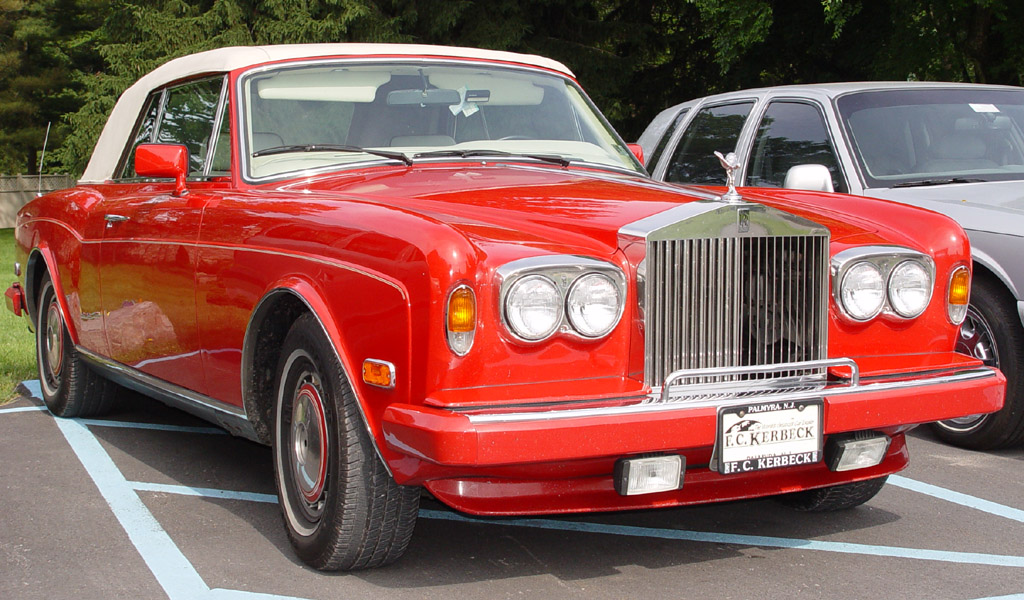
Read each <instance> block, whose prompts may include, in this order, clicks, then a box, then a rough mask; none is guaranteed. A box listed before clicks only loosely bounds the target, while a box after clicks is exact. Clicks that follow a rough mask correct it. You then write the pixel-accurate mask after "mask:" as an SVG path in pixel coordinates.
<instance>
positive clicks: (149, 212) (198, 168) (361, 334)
mask: <svg viewBox="0 0 1024 600" xmlns="http://www.w3.org/2000/svg"><path fill="white" fill-rule="evenodd" d="M639 154H640V151H639V149H638V148H635V147H634V148H630V147H629V146H627V145H626V144H624V143H623V142H622V140H621V139H620V138H619V136H618V135H617V134H616V133H615V132H614V130H613V129H612V128H611V127H610V126H609V125H608V123H607V121H606V120H605V119H604V117H602V115H601V114H600V112H599V111H598V110H597V109H596V108H595V107H594V105H593V104H592V102H591V101H590V100H589V99H588V97H587V96H586V94H584V92H583V91H582V89H581V88H580V87H579V85H578V84H577V82H576V81H575V79H574V77H573V75H572V73H571V72H570V71H569V70H568V69H567V68H566V67H565V66H564V65H562V64H560V63H558V62H555V61H552V60H548V59H545V58H540V57H536V56H528V55H521V54H512V53H505V52H496V51H487V50H475V49H465V48H451V47H431V46H414V45H349V44H338V45H292V46H288V45H286V46H268V47H247V48H224V49H218V50H213V51H209V52H204V53H200V54H196V55H192V56H187V57H183V58H179V59H175V60H172V61H170V62H168V63H167V64H165V65H163V66H161V67H159V68H157V69H156V70H154V71H153V72H152V73H150V74H148V75H146V76H144V77H143V78H142V79H140V80H139V81H138V82H137V83H136V84H135V85H133V86H132V87H130V88H129V89H128V90H127V91H126V92H125V93H124V94H123V95H122V96H121V98H120V99H119V101H118V102H117V104H116V106H115V107H114V109H113V112H112V113H111V115H110V117H109V120H108V122H107V124H106V127H105V128H104V129H103V132H102V134H101V136H100V138H99V140H98V142H97V144H96V148H95V151H94V153H93V156H92V158H91V160H90V162H89V164H88V167H87V168H86V170H85V173H84V174H83V175H82V178H81V180H80V181H79V182H78V184H77V186H75V187H74V188H71V189H68V190H63V191H58V192H53V193H50V194H47V195H44V196H42V197H40V198H37V199H35V200H33V201H32V202H30V203H28V204H27V205H26V206H25V207H24V208H23V209H22V210H21V211H20V213H19V214H18V221H17V227H16V231H15V244H16V255H15V256H16V261H17V264H16V265H15V266H14V271H15V275H16V281H14V282H13V283H12V284H11V285H10V287H9V289H8V290H7V292H6V299H7V305H8V307H9V308H10V309H11V310H13V311H14V312H15V313H16V314H19V315H24V316H25V318H26V320H27V321H28V324H29V326H30V328H31V329H33V330H34V331H35V334H36V336H37V347H38V352H37V354H38V356H37V358H38V363H39V377H40V380H41V388H42V396H43V400H44V401H45V404H46V406H47V407H48V408H49V409H50V411H52V412H53V413H54V414H55V415H57V416H59V417H82V416H89V415H97V414H101V413H103V412H106V411H109V410H110V409H111V407H112V403H113V402H114V399H115V396H116V394H117V390H118V389H119V387H120V386H124V387H127V388H131V389H134V390H136V391H141V392H144V393H146V394H149V395H152V396H153V397H155V398H158V399H160V400H162V401H164V402H166V403H168V404H171V405H172V406H176V407H180V408H182V409H184V410H186V411H189V412H191V413H193V414H195V415H198V416H199V417H202V418H204V419H207V420H210V421H212V422H213V423H216V424H219V425H220V426H222V427H223V428H225V429H227V430H228V431H229V432H231V433H233V434H235V435H238V436H242V437H245V438H249V439H252V440H256V441H258V442H261V443H263V444H267V445H269V446H271V448H272V456H273V466H274V473H275V475H274V476H275V479H276V485H277V490H278V496H279V502H280V507H281V512H282V515H283V522H284V526H285V528H286V530H287V533H288V537H289V539H290V541H291V543H292V545H293V547H294V549H295V552H296V554H297V555H298V556H299V557H300V558H301V559H302V560H303V561H305V562H306V563H308V564H309V565H311V566H313V567H315V568H317V569H322V570H338V569H343V570H350V569H360V568H368V567H374V566H379V565H383V564H387V563H390V562H392V561H394V560H396V559H397V558H398V557H399V556H401V555H402V553H403V552H404V551H405V549H406V547H407V546H408V544H409V543H410V540H411V539H412V533H413V527H414V524H415V522H416V518H417V512H418V504H419V502H420V498H421V495H423V494H424V492H427V493H429V494H431V495H433V497H435V498H436V499H438V500H440V501H441V502H443V503H445V504H447V505H449V506H451V507H452V508H454V509H457V510H460V511H464V512H467V513H471V514H476V515H533V514H565V513H577V512H583V511H613V510H624V509H640V508H659V507H671V506H681V505H688V504H697V503H706V502H715V501H724V500H736V499H745V498H757V497H764V496H778V497H779V498H780V499H781V500H783V501H784V502H787V503H789V504H791V505H793V506H795V507H797V508H800V509H804V510H836V509H843V508H849V507H853V506H857V505H859V504H862V503H864V502H866V501H868V500H869V499H870V498H871V497H872V496H874V495H875V494H876V493H877V492H878V491H879V489H880V488H881V487H882V485H883V484H884V482H885V480H886V477H887V476H888V475H889V474H891V473H894V472H896V471H899V470H900V469H902V468H903V467H904V466H906V464H907V462H908V452H907V445H906V441H905V434H906V433H907V431H909V430H910V429H912V428H913V427H914V426H916V425H917V424H920V423H925V422H928V421H934V420H936V419H953V418H959V417H962V416H964V415H973V414H983V413H988V412H992V411H995V410H998V409H999V408H1000V406H1002V402H1003V394H1004V385H1005V379H1004V377H1003V375H1002V374H1001V373H1000V372H999V371H998V370H997V369H994V368H991V367H989V366H986V365H984V364H983V363H982V361H981V360H979V359H977V358H974V357H971V356H966V355H963V354H959V353H957V352H955V351H954V344H955V343H956V337H957V328H958V325H959V324H960V322H961V321H962V320H963V319H964V316H965V314H966V310H967V301H968V289H969V285H970V277H971V261H970V253H969V252H970V250H969V243H968V240H967V238H966V237H965V235H964V233H963V231H962V230H961V229H960V227H959V226H958V225H956V223H954V222H953V221H951V220H950V219H948V218H947V217H944V216H941V215H938V214H935V213H932V212H928V211H923V210H919V209H915V208H912V207H907V206H902V205H899V204H893V203H887V202H883V201H878V200H868V199H863V198H855V197H851V196H842V195H835V194H826V193H820V192H808V191H791V190H751V191H749V192H748V191H744V192H743V194H742V195H741V194H739V193H737V192H736V190H734V189H728V190H726V189H724V188H722V187H714V188H698V187H691V188H685V189H683V188H678V187H675V186H671V185H668V184H664V183H659V182H656V181H652V180H651V179H650V178H649V177H648V176H647V174H646V172H645V170H644V168H643V166H642V165H641V159H640V158H639ZM724 158H727V157H723V159H724ZM724 164H726V166H727V167H728V168H729V169H733V168H734V163H732V162H729V161H727V160H726V161H725V163H724ZM724 177H725V172H723V178H724Z"/></svg>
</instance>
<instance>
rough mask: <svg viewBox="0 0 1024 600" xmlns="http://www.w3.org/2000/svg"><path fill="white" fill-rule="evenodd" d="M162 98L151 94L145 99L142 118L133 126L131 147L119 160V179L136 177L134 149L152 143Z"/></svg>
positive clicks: (157, 93) (156, 94) (159, 95)
mask: <svg viewBox="0 0 1024 600" xmlns="http://www.w3.org/2000/svg"><path fill="white" fill-rule="evenodd" d="M162 96H163V93H162V92H153V93H152V94H150V95H149V98H147V99H146V104H145V106H144V107H143V109H142V116H141V118H140V119H139V122H138V124H136V125H135V133H134V135H132V138H131V139H132V143H131V146H129V147H128V151H127V152H125V154H124V156H122V158H121V160H122V161H123V163H124V164H123V166H122V167H121V171H120V177H119V179H125V178H129V177H137V175H136V173H135V148H137V147H138V146H139V144H148V143H150V142H152V141H153V133H154V132H155V131H156V119H157V116H158V115H159V114H160V99H161V97H162Z"/></svg>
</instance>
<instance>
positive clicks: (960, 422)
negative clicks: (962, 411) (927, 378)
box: [934, 278, 1024, 450]
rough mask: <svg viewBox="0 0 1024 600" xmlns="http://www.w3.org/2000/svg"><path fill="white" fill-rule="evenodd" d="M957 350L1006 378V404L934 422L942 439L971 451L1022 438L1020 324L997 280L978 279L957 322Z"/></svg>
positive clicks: (1023, 345) (1023, 333) (1023, 334)
mask: <svg viewBox="0 0 1024 600" xmlns="http://www.w3.org/2000/svg"><path fill="white" fill-rule="evenodd" d="M956 350H957V352H962V353H964V354H968V355H970V356H973V357H975V358H979V359H981V360H982V361H983V362H984V363H985V364H986V365H988V366H991V367H996V368H998V369H999V370H1001V371H1002V372H1003V375H1005V376H1006V403H1005V404H1004V406H1003V408H1002V409H1000V410H999V411H997V412H994V413H991V414H983V415H968V416H965V417H961V418H958V419H949V420H947V421H939V422H937V423H935V424H934V431H935V434H936V435H937V436H938V437H940V438H942V439H943V440H944V441H946V442H949V443H951V444H954V445H956V446H961V447H963V448H972V449H975V450H989V449H993V448H1005V447H1007V446H1015V445H1017V444H1020V443H1021V442H1024V374H1022V373H1021V369H1024V328H1022V327H1021V321H1020V316H1019V315H1018V314H1017V311H1016V307H1015V306H1014V305H1013V298H1012V297H1011V296H1010V295H1009V294H1008V293H1006V292H1005V290H1003V289H1002V287H1001V286H999V285H998V284H997V283H995V282H993V281H992V280H990V279H982V278H979V279H977V280H976V281H975V282H974V286H973V287H972V288H971V304H970V306H968V308H967V317H966V318H965V319H964V322H963V325H961V326H960V335H959V337H958V338H957V346H956Z"/></svg>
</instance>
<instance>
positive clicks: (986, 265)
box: [971, 246, 1020, 298]
mask: <svg viewBox="0 0 1024 600" xmlns="http://www.w3.org/2000/svg"><path fill="white" fill-rule="evenodd" d="M971 262H973V263H974V265H973V266H974V277H977V276H978V275H979V274H982V275H983V276H988V277H991V278H992V279H994V280H996V281H998V282H999V283H1000V285H1002V287H1003V288H1005V289H1006V291H1007V292H1009V294H1010V295H1011V296H1013V297H1014V298H1020V290H1018V289H1017V286H1015V285H1014V283H1013V279H1011V278H1010V275H1009V273H1007V272H1006V269H1004V268H1003V267H1002V266H1000V264H999V263H998V262H997V261H996V260H995V259H993V258H992V257H991V256H989V255H988V254H987V253H985V252H983V251H981V250H979V249H978V248H977V247H976V246H972V247H971Z"/></svg>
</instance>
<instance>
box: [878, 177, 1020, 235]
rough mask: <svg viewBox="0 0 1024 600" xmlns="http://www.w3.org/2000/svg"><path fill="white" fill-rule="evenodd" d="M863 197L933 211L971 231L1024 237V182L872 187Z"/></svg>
mask: <svg viewBox="0 0 1024 600" xmlns="http://www.w3.org/2000/svg"><path fill="white" fill-rule="evenodd" d="M864 195H865V196H871V197H874V198H885V199H888V200H895V201H897V202H902V203H905V204H912V205H915V206H921V207H924V208H928V209H931V210H934V211H936V212H939V213H942V214H944V215H947V216H949V217H952V218H953V219H955V220H956V221H957V222H958V223H960V225H961V226H962V227H963V228H964V229H966V230H968V231H986V232H990V233H1000V234H1005V235H1015V236H1021V235H1024V181H988V182H982V183H953V184H949V185H933V186H925V187H913V188H871V189H867V190H865V191H864Z"/></svg>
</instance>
